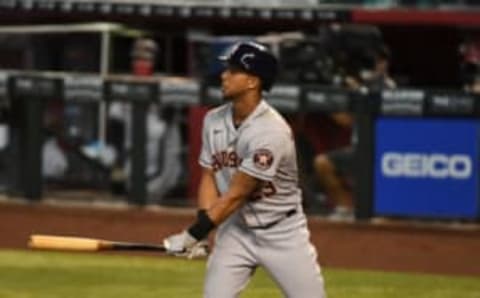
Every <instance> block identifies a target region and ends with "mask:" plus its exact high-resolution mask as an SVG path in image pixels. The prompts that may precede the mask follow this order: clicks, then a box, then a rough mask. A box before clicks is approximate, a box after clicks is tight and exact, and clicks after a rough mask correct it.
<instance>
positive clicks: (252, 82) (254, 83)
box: [248, 76, 261, 89]
mask: <svg viewBox="0 0 480 298" xmlns="http://www.w3.org/2000/svg"><path fill="white" fill-rule="evenodd" d="M248 88H249V89H257V88H258V89H260V88H261V86H260V78H258V77H256V76H250V77H249V78H248Z"/></svg>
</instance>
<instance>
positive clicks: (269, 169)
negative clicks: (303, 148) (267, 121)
mask: <svg viewBox="0 0 480 298" xmlns="http://www.w3.org/2000/svg"><path fill="white" fill-rule="evenodd" d="M289 145H290V142H289V139H288V136H287V135H286V134H282V133H273V134H269V135H267V136H266V135H263V134H260V135H256V136H255V137H253V138H252V139H250V140H248V144H247V146H246V148H247V150H246V152H245V154H244V155H243V156H244V158H243V160H242V163H241V164H240V167H239V170H240V171H242V172H244V173H246V174H248V175H250V176H253V177H255V178H258V179H260V180H264V181H272V180H273V177H274V176H275V174H276V172H277V170H278V167H279V165H280V162H281V161H282V159H283V157H284V156H285V154H286V152H287V150H288V148H289Z"/></svg>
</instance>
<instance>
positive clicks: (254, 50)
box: [219, 41, 277, 91]
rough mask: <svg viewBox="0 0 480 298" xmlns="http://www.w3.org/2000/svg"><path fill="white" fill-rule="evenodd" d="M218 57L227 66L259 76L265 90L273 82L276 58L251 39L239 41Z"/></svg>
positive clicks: (275, 73)
mask: <svg viewBox="0 0 480 298" xmlns="http://www.w3.org/2000/svg"><path fill="white" fill-rule="evenodd" d="M219 59H220V60H221V61H224V62H226V63H227V65H228V66H234V67H238V68H240V69H242V70H244V71H245V72H247V73H250V74H253V75H255V76H257V77H259V78H260V80H261V81H262V89H263V90H265V91H270V89H271V88H272V85H273V83H274V82H275V77H276V75H277V58H275V56H274V55H273V54H272V53H271V52H270V51H269V50H268V48H267V47H265V46H264V45H261V44H259V43H256V42H253V41H248V42H239V43H237V44H235V45H233V46H232V47H231V48H230V49H229V50H228V51H227V53H226V54H225V55H223V56H220V57H219Z"/></svg>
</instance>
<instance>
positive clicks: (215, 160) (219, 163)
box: [212, 150, 242, 172]
mask: <svg viewBox="0 0 480 298" xmlns="http://www.w3.org/2000/svg"><path fill="white" fill-rule="evenodd" d="M241 163H242V159H241V158H240V157H239V156H238V154H237V153H236V152H235V151H230V152H227V151H225V150H222V151H220V152H217V153H215V154H213V155H212V168H213V170H214V171H215V172H216V171H220V170H221V169H223V168H224V167H228V168H238V166H239V165H240V164H241Z"/></svg>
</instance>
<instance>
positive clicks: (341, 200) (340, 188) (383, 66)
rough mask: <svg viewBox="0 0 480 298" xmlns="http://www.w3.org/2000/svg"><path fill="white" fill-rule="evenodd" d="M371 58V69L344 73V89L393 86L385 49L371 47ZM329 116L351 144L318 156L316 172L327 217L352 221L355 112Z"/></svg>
mask: <svg viewBox="0 0 480 298" xmlns="http://www.w3.org/2000/svg"><path fill="white" fill-rule="evenodd" d="M372 58H373V59H372V60H373V66H372V67H371V69H365V70H360V71H359V73H358V75H356V76H351V75H350V76H346V78H345V79H344V85H345V87H346V88H347V89H349V90H351V91H359V92H360V91H362V92H365V91H366V92H370V93H376V92H380V91H381V90H382V89H391V88H395V87H396V84H395V82H394V80H393V79H392V78H391V77H390V75H389V73H388V67H389V60H390V52H389V50H388V48H387V47H386V46H381V47H379V48H377V49H374V50H373V51H372ZM330 117H331V119H332V120H333V121H334V122H335V123H336V124H337V125H338V126H339V127H342V128H345V129H349V130H351V143H350V145H348V146H346V147H343V148H339V149H336V150H333V151H330V152H327V153H321V154H319V155H317V156H316V157H315V159H314V169H315V174H316V177H317V178H318V180H319V182H320V184H321V186H322V188H323V190H324V192H325V194H326V195H327V197H328V199H329V200H330V203H331V204H332V205H333V208H332V212H331V213H330V214H329V215H328V218H329V219H331V220H338V221H353V220H354V218H355V216H354V206H355V203H354V200H353V197H352V186H353V181H352V174H353V169H354V161H355V149H356V144H357V133H356V128H355V119H354V115H352V114H351V113H348V112H340V113H334V114H331V115H330Z"/></svg>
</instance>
